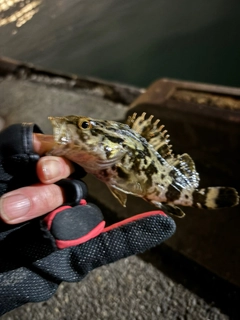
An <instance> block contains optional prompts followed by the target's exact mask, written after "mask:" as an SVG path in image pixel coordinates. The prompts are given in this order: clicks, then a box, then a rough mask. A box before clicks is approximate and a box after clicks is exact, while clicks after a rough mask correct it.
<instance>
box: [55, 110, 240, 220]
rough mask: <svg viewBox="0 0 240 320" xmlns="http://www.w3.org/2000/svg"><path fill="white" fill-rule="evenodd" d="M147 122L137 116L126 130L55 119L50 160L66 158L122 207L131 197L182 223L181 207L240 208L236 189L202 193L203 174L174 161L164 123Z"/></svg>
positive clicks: (183, 159) (183, 158) (188, 162)
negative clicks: (93, 179)
mask: <svg viewBox="0 0 240 320" xmlns="http://www.w3.org/2000/svg"><path fill="white" fill-rule="evenodd" d="M145 116H146V114H145V113H143V114H142V115H141V116H139V117H137V115H136V113H134V114H133V115H132V116H130V117H129V118H128V120H127V123H126V124H123V123H119V122H115V121H107V120H98V119H92V118H87V117H82V116H66V117H50V118H49V119H50V120H51V122H52V125H53V134H54V139H55V146H54V148H53V150H52V151H51V152H50V154H52V155H57V156H64V157H66V158H67V159H69V160H71V161H73V162H75V163H77V164H79V165H80V166H82V167H83V168H84V169H85V170H86V172H88V173H91V174H93V175H94V176H95V177H97V178H98V179H99V180H101V181H103V182H104V183H106V185H107V186H108V188H109V189H110V191H111V192H112V194H113V195H114V196H115V197H116V198H117V199H118V200H119V202H120V203H121V204H122V205H123V206H126V201H127V194H132V195H134V196H137V197H141V198H143V199H144V200H146V201H148V202H150V203H152V204H153V205H155V206H156V207H158V208H163V206H164V208H165V209H166V210H167V211H168V212H169V213H171V214H174V215H177V216H180V217H182V216H184V213H183V211H182V210H181V209H180V208H178V207H177V205H181V206H193V207H197V208H206V209H216V208H219V207H229V206H234V205H237V204H238V201H239V197H238V194H237V191H236V190H235V189H234V188H230V187H209V188H205V189H198V186H199V174H198V173H197V171H196V168H195V164H194V162H193V160H192V159H191V157H190V156H189V155H188V154H186V153H185V154H182V155H177V156H175V155H174V154H173V153H172V146H171V145H170V144H169V135H168V134H167V131H166V130H164V126H163V125H161V126H160V125H159V122H160V120H158V119H157V120H156V121H155V122H153V121H152V119H153V116H150V117H149V118H147V119H146V118H145Z"/></svg>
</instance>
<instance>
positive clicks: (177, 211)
mask: <svg viewBox="0 0 240 320" xmlns="http://www.w3.org/2000/svg"><path fill="white" fill-rule="evenodd" d="M163 209H165V210H166V211H167V213H169V214H172V215H173V216H175V217H178V218H183V217H184V216H185V213H184V212H183V211H182V210H181V209H180V208H179V207H176V206H172V205H169V204H163Z"/></svg>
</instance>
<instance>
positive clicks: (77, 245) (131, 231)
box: [0, 124, 175, 315]
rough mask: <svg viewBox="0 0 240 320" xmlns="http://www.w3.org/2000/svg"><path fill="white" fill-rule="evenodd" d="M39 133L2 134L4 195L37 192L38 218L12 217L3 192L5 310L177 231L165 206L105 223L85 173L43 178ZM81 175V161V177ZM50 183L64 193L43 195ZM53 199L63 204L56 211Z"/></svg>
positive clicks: (27, 128)
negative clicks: (89, 200)
mask: <svg viewBox="0 0 240 320" xmlns="http://www.w3.org/2000/svg"><path fill="white" fill-rule="evenodd" d="M33 132H41V131H40V129H39V128H38V127H37V126H36V125H33V124H16V125H12V126H10V127H8V128H7V129H5V130H4V131H2V132H1V133H0V196H2V195H4V197H6V195H12V193H9V192H11V191H12V190H16V189H17V190H19V192H20V191H21V192H30V193H31V195H32V199H33V202H32V203H33V205H34V208H33V209H34V210H36V211H35V212H37V214H35V216H33V217H32V219H30V218H26V219H25V218H22V217H19V219H16V220H12V221H11V220H8V219H6V217H5V215H4V207H3V206H4V205H3V198H4V197H2V198H1V199H0V217H2V220H0V315H2V314H4V313H5V312H7V311H10V310H11V309H13V308H16V307H18V306H20V305H22V304H24V303H27V302H38V301H43V300H46V299H48V298H50V297H51V296H52V295H53V294H54V292H55V291H56V289H57V287H58V285H59V284H60V283H61V282H62V281H69V282H74V281H80V280H81V279H83V278H84V277H85V276H86V275H87V274H88V272H90V271H91V270H93V269H94V268H97V267H100V266H102V265H105V264H108V263H111V262H114V261H117V260H118V259H121V258H124V257H127V256H130V255H134V254H137V253H140V252H143V251H145V250H147V249H149V248H151V247H154V246H156V245H158V244H160V243H161V242H162V241H165V240H166V239H168V238H169V237H170V236H171V235H172V234H173V233H174V231H175V223H174V221H173V220H172V219H171V218H170V217H168V216H166V215H165V214H164V213H163V212H161V211H152V212H147V213H143V214H140V215H137V216H134V217H132V218H129V219H126V220H124V221H121V222H119V223H116V224H114V225H111V226H109V227H105V222H104V218H103V215H102V213H101V211H100V209H99V208H98V207H97V206H95V205H94V204H88V203H87V202H86V200H85V197H86V193H87V189H86V186H85V185H84V183H83V182H81V181H79V179H78V180H74V179H72V180H71V179H69V180H67V179H63V180H60V181H58V182H56V181H57V179H52V180H51V179H50V181H51V182H56V184H54V185H53V184H49V185H43V184H42V183H40V182H39V181H41V180H42V179H41V177H39V176H40V174H39V173H38V174H37V172H38V170H37V167H38V165H39V163H40V161H41V160H42V159H43V158H41V159H40V156H39V155H38V154H37V153H36V152H34V149H33V138H32V137H33ZM40 149H41V148H40ZM40 149H39V150H40ZM39 153H40V154H41V152H40V151H39ZM59 159H60V158H59ZM62 161H63V160H62ZM79 172H80V174H79ZM68 174H70V172H69V173H68ZM82 174H83V171H82V170H81V168H79V167H78V169H77V170H75V178H76V176H78V177H80V176H82ZM61 177H63V176H62V175H61ZM28 186H30V187H28ZM24 187H26V188H24ZM19 188H20V189H19ZM28 188H30V189H28ZM44 188H45V189H46V190H50V188H58V193H59V190H60V189H59V188H61V191H62V198H61V197H60V200H59V201H57V199H55V198H52V199H51V193H49V197H50V199H48V201H47V202H46V203H45V202H44V201H43V202H41V201H40V202H37V201H36V199H37V198H38V192H40V190H42V189H44ZM47 188H49V189H47ZM45 189H44V190H45ZM34 190H35V191H34ZM46 190H45V191H46ZM51 190H52V189H51ZM34 192H35V193H34ZM39 194H40V193H39ZM51 200H52V201H51ZM34 201H35V202H34ZM63 202H65V204H64V206H61V205H62V203H63ZM52 203H54V205H55V207H56V206H60V207H58V208H57V209H56V208H55V210H53V209H54V208H52V207H51V205H52ZM38 207H40V209H39V210H38ZM19 208H20V209H21V201H20V200H19ZM44 208H45V209H44ZM44 210H45V211H44ZM51 210H52V211H51ZM48 211H51V212H50V213H48V214H47V212H48ZM44 213H46V214H45V215H44V216H42V214H44ZM29 219H30V220H29ZM17 222H19V223H17Z"/></svg>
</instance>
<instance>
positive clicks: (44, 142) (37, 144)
mask: <svg viewBox="0 0 240 320" xmlns="http://www.w3.org/2000/svg"><path fill="white" fill-rule="evenodd" d="M53 146H54V138H53V136H51V135H45V134H41V133H34V134H33V150H34V151H35V152H36V153H37V154H39V155H40V156H42V155H44V154H45V153H47V152H48V151H50V150H51V149H52V148H53Z"/></svg>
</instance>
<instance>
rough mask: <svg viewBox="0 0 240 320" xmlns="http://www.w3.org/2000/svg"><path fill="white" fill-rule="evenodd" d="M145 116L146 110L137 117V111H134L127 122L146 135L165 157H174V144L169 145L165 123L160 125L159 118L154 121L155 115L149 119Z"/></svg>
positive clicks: (142, 134)
mask: <svg viewBox="0 0 240 320" xmlns="http://www.w3.org/2000/svg"><path fill="white" fill-rule="evenodd" d="M145 116H146V112H143V113H142V115H141V116H139V117H137V113H134V114H133V115H132V116H129V117H128V119H127V122H126V123H127V125H129V127H130V128H131V129H133V130H134V131H135V132H137V133H139V134H140V135H141V136H142V137H144V138H145V139H146V140H147V141H148V143H150V144H151V145H152V146H153V147H154V149H155V150H156V151H157V152H158V153H159V154H160V155H161V156H162V157H163V158H164V159H168V158H173V154H172V146H171V145H169V142H170V140H169V135H168V134H167V130H163V128H164V125H161V126H159V122H160V120H159V119H157V120H155V121H154V122H152V119H153V117H154V116H153V115H151V116H150V117H149V118H147V119H145Z"/></svg>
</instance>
